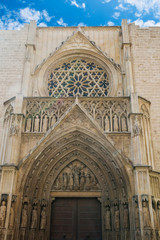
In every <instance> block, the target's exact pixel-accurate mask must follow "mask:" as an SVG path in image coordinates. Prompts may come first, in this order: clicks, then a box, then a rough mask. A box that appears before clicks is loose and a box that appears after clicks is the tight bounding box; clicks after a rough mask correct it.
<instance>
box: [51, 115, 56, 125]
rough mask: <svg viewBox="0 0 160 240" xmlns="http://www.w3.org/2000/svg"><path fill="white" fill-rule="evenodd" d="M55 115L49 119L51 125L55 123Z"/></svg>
mask: <svg viewBox="0 0 160 240" xmlns="http://www.w3.org/2000/svg"><path fill="white" fill-rule="evenodd" d="M56 121H57V120H56V117H55V115H53V117H52V120H51V126H53V125H54V124H55V123H56Z"/></svg>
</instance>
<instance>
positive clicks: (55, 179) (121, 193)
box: [15, 127, 133, 240]
mask: <svg viewBox="0 0 160 240" xmlns="http://www.w3.org/2000/svg"><path fill="white" fill-rule="evenodd" d="M131 169H132V166H131V165H130V163H129V162H127V160H126V159H123V158H122V157H121V156H120V155H119V154H118V152H117V151H116V149H114V147H113V146H112V145H111V144H110V143H109V142H108V140H107V139H106V138H105V139H101V138H100V136H96V135H95V134H93V133H91V132H89V131H88V132H87V131H86V130H84V129H82V128H78V127H76V128H75V129H73V128H72V130H71V129H70V130H69V129H68V131H66V132H65V133H63V131H61V132H58V133H57V135H56V134H55V135H54V136H53V135H52V134H51V133H50V137H48V139H46V140H44V141H43V142H42V143H41V145H40V146H39V147H38V148H37V150H36V151H35V153H34V152H33V153H32V154H31V155H30V156H29V157H28V159H27V160H25V161H24V163H22V165H21V166H20V171H21V172H23V181H20V184H19V195H20V196H21V199H22V200H18V201H17V211H18V212H19V223H18V224H17V229H16V232H15V234H16V236H17V239H21V238H23V239H36V236H37V237H38V238H37V239H48V240H49V239H50V221H51V204H52V201H53V200H54V199H55V198H57V197H65V198H66V197H86V198H93V197H96V198H98V199H99V200H100V202H101V204H100V205H101V222H102V239H103V240H104V239H115V238H116V237H119V238H117V239H130V238H125V235H124V234H127V235H126V236H130V230H131V228H130V223H131V222H132V219H131V216H132V214H129V207H130V204H131V202H130V201H129V199H131V196H132V189H131V186H130V184H129V183H130V181H131V178H132V177H133V176H129V174H128V171H130V170H131ZM19 199H20V198H19ZM124 229H125V231H123V230H124ZM120 236H121V237H122V238H120Z"/></svg>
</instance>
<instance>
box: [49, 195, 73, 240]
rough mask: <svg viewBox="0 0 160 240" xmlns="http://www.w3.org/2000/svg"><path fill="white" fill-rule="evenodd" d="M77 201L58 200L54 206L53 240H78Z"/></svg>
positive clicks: (52, 221) (52, 217) (52, 220)
mask: <svg viewBox="0 0 160 240" xmlns="http://www.w3.org/2000/svg"><path fill="white" fill-rule="evenodd" d="M76 207H77V205H76V199H69V198H66V199H63V198H57V199H56V200H55V201H54V203H53V205H52V215H51V238H50V239H51V240H62V239H66V240H76V230H75V228H76Z"/></svg>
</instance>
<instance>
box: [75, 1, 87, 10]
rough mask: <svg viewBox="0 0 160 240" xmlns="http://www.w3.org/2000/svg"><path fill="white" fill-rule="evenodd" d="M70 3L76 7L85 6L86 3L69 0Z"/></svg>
mask: <svg viewBox="0 0 160 240" xmlns="http://www.w3.org/2000/svg"><path fill="white" fill-rule="evenodd" d="M71 5H72V6H76V7H77V8H86V4H85V3H82V4H78V3H77V2H76V0H71Z"/></svg>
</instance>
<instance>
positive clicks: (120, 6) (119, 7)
mask: <svg viewBox="0 0 160 240" xmlns="http://www.w3.org/2000/svg"><path fill="white" fill-rule="evenodd" d="M115 9H116V10H120V11H126V10H128V8H127V7H124V6H123V4H122V3H120V4H119V5H118V6H117V7H115Z"/></svg>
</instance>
